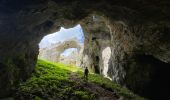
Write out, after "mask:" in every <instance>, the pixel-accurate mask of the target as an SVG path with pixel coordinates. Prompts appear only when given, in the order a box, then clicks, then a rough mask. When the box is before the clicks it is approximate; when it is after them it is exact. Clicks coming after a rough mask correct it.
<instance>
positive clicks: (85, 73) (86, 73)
mask: <svg viewBox="0 0 170 100" xmlns="http://www.w3.org/2000/svg"><path fill="white" fill-rule="evenodd" d="M88 73H89V70H88V68H87V67H86V68H85V69H84V78H85V80H88Z"/></svg>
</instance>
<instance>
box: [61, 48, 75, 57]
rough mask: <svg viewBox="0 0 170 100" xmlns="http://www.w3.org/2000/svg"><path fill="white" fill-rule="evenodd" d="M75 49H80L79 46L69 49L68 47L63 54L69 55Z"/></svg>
mask: <svg viewBox="0 0 170 100" xmlns="http://www.w3.org/2000/svg"><path fill="white" fill-rule="evenodd" d="M74 51H78V50H77V48H69V49H66V50H65V51H64V52H63V53H62V54H61V55H63V56H65V57H67V56H69V55H70V54H71V53H72V52H74Z"/></svg>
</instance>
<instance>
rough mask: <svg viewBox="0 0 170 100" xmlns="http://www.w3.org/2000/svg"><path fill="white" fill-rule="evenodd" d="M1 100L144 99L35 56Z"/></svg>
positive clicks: (104, 79)
mask: <svg viewBox="0 0 170 100" xmlns="http://www.w3.org/2000/svg"><path fill="white" fill-rule="evenodd" d="M4 100H145V99H144V98H143V97H140V96H138V95H136V94H134V93H132V92H131V91H130V90H128V89H127V88H124V87H121V86H120V85H118V84H116V83H114V82H112V81H110V80H109V79H106V78H104V77H103V76H101V75H97V74H93V73H90V75H89V79H88V81H85V80H84V79H83V71H82V69H80V68H77V67H74V66H68V65H63V64H60V63H52V62H49V61H44V60H38V62H37V65H36V68H35V70H34V72H33V74H32V76H31V77H30V78H29V79H28V80H27V81H26V82H23V83H21V84H20V85H19V87H18V89H17V90H16V92H15V94H14V95H13V97H12V96H11V97H10V98H7V99H4Z"/></svg>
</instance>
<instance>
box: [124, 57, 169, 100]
mask: <svg viewBox="0 0 170 100" xmlns="http://www.w3.org/2000/svg"><path fill="white" fill-rule="evenodd" d="M126 70H128V71H127V72H128V73H127V76H126V83H128V84H127V87H128V88H130V89H131V90H133V91H134V92H135V93H138V94H139V95H141V96H143V97H146V98H148V99H149V100H167V99H168V98H169V93H170V64H169V63H165V62H162V61H160V60H158V59H156V58H154V57H153V56H150V55H137V56H135V57H134V58H133V60H132V61H131V63H130V66H129V67H128V68H127V69H126Z"/></svg>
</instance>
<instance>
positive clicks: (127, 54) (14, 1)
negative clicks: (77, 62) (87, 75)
mask: <svg viewBox="0 0 170 100" xmlns="http://www.w3.org/2000/svg"><path fill="white" fill-rule="evenodd" d="M169 4H170V1H169V0H156V1H153V0H99V1H96V0H80V1H77V0H62V1H60V0H1V1H0V8H1V9H0V97H4V96H8V95H9V94H11V93H12V90H13V89H15V87H16V86H17V84H18V83H19V82H20V81H24V80H25V79H27V78H28V77H29V76H30V75H31V73H32V71H33V69H34V66H35V64H36V60H37V55H38V43H39V41H40V40H41V39H42V37H43V36H45V35H46V34H49V33H52V32H54V31H56V30H59V28H60V27H61V26H64V27H72V26H74V25H76V24H77V23H82V24H84V25H83V28H84V30H85V31H87V32H85V49H84V55H88V57H89V60H91V63H90V64H91V65H92V63H93V57H95V56H97V55H98V56H99V58H100V57H101V55H100V54H101V53H99V52H100V51H101V50H102V47H103V46H104V44H107V46H108V45H109V46H110V47H111V51H112V53H111V59H112V60H110V65H109V76H110V77H111V78H112V79H114V81H116V82H119V83H123V84H126V83H127V84H128V81H126V82H125V81H124V78H125V77H126V72H127V70H126V68H127V65H128V63H129V62H130V61H131V60H132V58H133V56H134V55H137V54H146V55H152V56H154V57H155V58H157V59H159V60H160V61H163V62H166V63H170V45H169V43H170V39H169V37H170V34H169V33H170V24H169V22H170V19H169V18H170V17H169V16H170V15H169V12H170V7H169ZM92 14H96V15H98V16H101V17H103V19H104V20H103V21H102V23H103V24H102V26H104V28H101V27H97V28H96V29H95V30H91V29H90V27H89V26H90V25H92V24H93V23H92V22H91V21H89V20H88V21H87V22H86V21H83V19H86V18H87V17H89V16H91V15H92ZM88 25H89V26H88ZM99 26H100V25H99ZM86 27H87V29H86ZM94 27H95V26H94ZM103 30H104V31H103ZM88 32H90V33H91V34H88ZM95 33H99V34H97V35H96V34H95ZM94 34H95V35H94ZM93 36H97V37H96V39H95V38H93ZM106 39H107V40H108V41H107V42H106V41H105V42H103V43H102V44H100V42H101V41H104V40H106ZM92 40H95V42H92ZM100 40H101V41H100ZM96 41H97V42H96ZM92 45H96V46H94V48H89V47H90V46H92ZM94 50H97V53H95V52H93V51H94ZM23 66H24V67H23ZM128 78H129V80H133V79H130V77H126V79H128ZM132 87H133V86H132Z"/></svg>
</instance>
